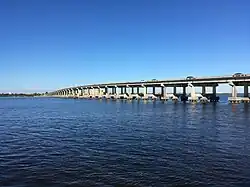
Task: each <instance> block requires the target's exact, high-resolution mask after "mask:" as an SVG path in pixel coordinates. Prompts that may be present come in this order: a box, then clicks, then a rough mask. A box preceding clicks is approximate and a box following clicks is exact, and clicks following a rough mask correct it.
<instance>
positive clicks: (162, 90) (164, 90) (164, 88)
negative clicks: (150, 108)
mask: <svg viewBox="0 0 250 187" xmlns="http://www.w3.org/2000/svg"><path fill="white" fill-rule="evenodd" d="M166 90H167V88H166V87H165V86H162V87H161V96H162V97H166Z"/></svg>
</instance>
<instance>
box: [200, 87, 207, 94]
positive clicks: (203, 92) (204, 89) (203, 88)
mask: <svg viewBox="0 0 250 187" xmlns="http://www.w3.org/2000/svg"><path fill="white" fill-rule="evenodd" d="M201 94H202V95H205V94H206V86H202V91H201Z"/></svg>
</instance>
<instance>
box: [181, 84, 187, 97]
mask: <svg viewBox="0 0 250 187" xmlns="http://www.w3.org/2000/svg"><path fill="white" fill-rule="evenodd" d="M182 89H183V92H182V93H183V95H184V96H185V95H187V92H186V86H183V87H182Z"/></svg>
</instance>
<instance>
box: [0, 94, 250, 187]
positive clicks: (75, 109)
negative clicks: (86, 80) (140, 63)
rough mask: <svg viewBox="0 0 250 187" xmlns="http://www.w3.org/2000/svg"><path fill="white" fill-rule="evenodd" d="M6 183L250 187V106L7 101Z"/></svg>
mask: <svg viewBox="0 0 250 187" xmlns="http://www.w3.org/2000/svg"><path fill="white" fill-rule="evenodd" d="M0 116H1V118H0V144H1V146H0V168H1V170H0V186H1V187H2V186H11V187H14V186H15V187H16V186H18V187H19V186H25V187H26V186H178V185H179V186H181V185H183V186H188V185H189V186H250V178H249V176H250V170H249V168H250V119H249V104H240V105H231V104H227V103H226V102H221V103H217V104H212V103H209V104H205V105H202V104H188V103H186V104H181V103H176V104H173V103H171V102H166V103H162V102H151V101H117V102H116V101H106V100H74V99H49V98H42V99H39V98H36V99H32V98H26V99H11V98H5V99H0Z"/></svg>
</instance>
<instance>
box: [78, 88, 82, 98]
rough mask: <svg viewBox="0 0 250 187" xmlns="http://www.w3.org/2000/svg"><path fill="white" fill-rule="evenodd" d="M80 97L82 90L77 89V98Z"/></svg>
mask: <svg viewBox="0 0 250 187" xmlns="http://www.w3.org/2000/svg"><path fill="white" fill-rule="evenodd" d="M80 95H82V90H81V88H77V96H78V97H79V96H80Z"/></svg>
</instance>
